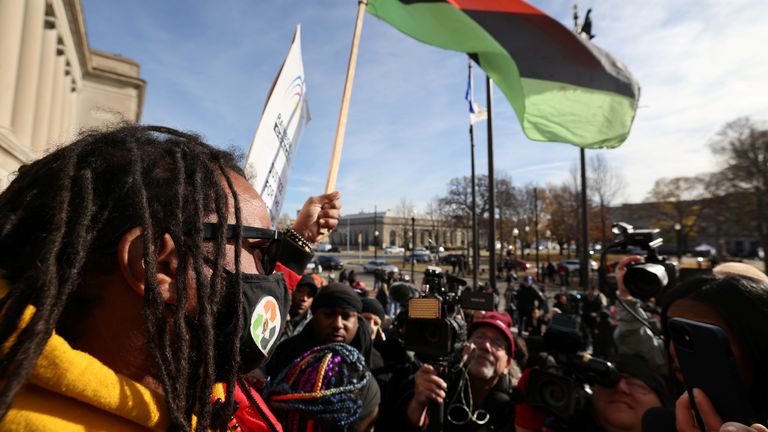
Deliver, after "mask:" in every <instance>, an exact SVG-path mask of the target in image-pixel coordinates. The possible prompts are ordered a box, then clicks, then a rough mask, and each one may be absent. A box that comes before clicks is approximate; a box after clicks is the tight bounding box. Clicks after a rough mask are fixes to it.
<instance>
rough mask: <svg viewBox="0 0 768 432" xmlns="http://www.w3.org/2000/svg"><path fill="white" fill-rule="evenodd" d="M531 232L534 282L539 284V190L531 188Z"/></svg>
mask: <svg viewBox="0 0 768 432" xmlns="http://www.w3.org/2000/svg"><path fill="white" fill-rule="evenodd" d="M533 212H534V225H533V232H534V234H535V237H536V282H538V283H541V263H540V262H539V189H538V188H533Z"/></svg>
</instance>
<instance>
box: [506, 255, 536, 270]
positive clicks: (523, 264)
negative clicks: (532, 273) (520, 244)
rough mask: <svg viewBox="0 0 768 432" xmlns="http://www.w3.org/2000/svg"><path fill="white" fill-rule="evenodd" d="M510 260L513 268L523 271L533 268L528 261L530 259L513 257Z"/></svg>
mask: <svg viewBox="0 0 768 432" xmlns="http://www.w3.org/2000/svg"><path fill="white" fill-rule="evenodd" d="M509 261H510V263H511V264H512V270H517V271H523V272H524V271H528V270H529V269H530V268H531V264H530V263H528V261H525V260H521V259H516V258H514V259H511V260H509Z"/></svg>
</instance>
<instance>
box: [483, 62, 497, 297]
mask: <svg viewBox="0 0 768 432" xmlns="http://www.w3.org/2000/svg"><path fill="white" fill-rule="evenodd" d="M485 97H486V99H487V103H488V214H489V216H490V220H489V221H488V228H489V229H488V267H489V269H488V274H489V277H490V279H489V280H490V284H491V289H492V290H493V291H494V292H496V190H495V189H496V185H495V181H494V172H493V81H491V78H490V77H489V76H488V75H486V76H485Z"/></svg>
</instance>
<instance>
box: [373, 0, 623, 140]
mask: <svg viewBox="0 0 768 432" xmlns="http://www.w3.org/2000/svg"><path fill="white" fill-rule="evenodd" d="M368 11H369V12H370V13H371V14H373V15H375V16H377V17H379V18H380V19H382V20H384V21H386V22H388V23H389V24H391V25H393V26H394V27H395V28H397V29H398V30H400V31H401V32H403V33H405V34H407V35H408V36H410V37H412V38H414V39H416V40H419V41H421V42H424V43H427V44H430V45H434V46H437V47H440V48H444V49H448V50H453V51H459V52H465V53H471V54H476V55H477V58H478V60H479V63H480V66H481V67H482V68H483V70H484V71H485V72H486V74H488V76H489V77H490V78H491V79H493V81H494V82H495V83H496V85H497V86H498V88H499V89H500V90H501V91H502V93H503V94H504V96H506V98H507V100H509V102H510V104H511V105H512V108H513V109H514V110H515V113H516V114H517V117H518V121H519V122H520V125H521V127H522V129H523V132H524V133H525V134H526V136H527V137H528V138H530V139H532V140H536V141H554V142H564V143H570V144H575V145H578V146H581V147H585V148H613V147H617V146H619V145H621V144H622V143H623V142H624V140H625V139H626V137H627V135H628V134H629V129H630V127H631V125H632V120H633V119H634V115H635V109H636V106H637V101H636V98H631V97H628V96H625V95H622V94H618V93H615V92H612V91H605V90H598V89H595V88H586V87H584V86H579V85H574V84H568V83H563V82H559V81H547V80H541V79H534V78H530V77H523V78H521V76H520V71H519V69H518V65H517V63H516V62H515V60H514V59H513V58H512V57H511V56H510V54H509V52H508V51H507V50H506V49H504V47H502V46H501V44H500V43H499V41H497V40H496V39H495V38H494V37H493V36H492V35H491V34H489V33H488V31H486V29H485V28H483V27H482V26H481V25H480V24H479V23H478V22H477V21H475V20H474V19H472V17H470V15H468V14H467V13H465V12H464V11H462V10H460V9H457V8H456V7H455V6H453V5H452V4H449V3H447V2H439V1H435V2H415V3H412V4H408V5H406V4H403V3H402V2H401V1H398V0H369V3H368ZM500 16H501V17H502V18H503V16H504V14H501V15H500ZM506 16H508V17H509V16H510V14H506ZM515 18H517V17H515ZM510 33H511V32H510ZM520 36H521V37H523V36H526V35H525V34H521V35H520ZM536 42H537V43H540V44H541V43H555V42H552V41H549V40H544V41H536ZM532 45H535V44H533V43H532ZM531 49H535V48H531ZM584 49H585V50H587V49H588V50H589V51H585V52H586V54H588V55H594V56H595V57H597V59H599V61H600V64H603V65H606V64H608V66H607V67H606V68H605V69H601V70H600V72H601V73H603V74H605V73H606V70H608V71H610V72H615V70H619V71H620V72H626V71H625V70H622V69H621V68H623V65H621V63H620V62H617V61H615V60H613V59H612V58H610V56H608V55H607V53H604V52H603V51H602V50H600V49H599V48H597V47H595V46H594V45H591V46H588V47H587V48H584ZM585 52H580V53H579V54H580V55H584V54H585ZM590 52H591V54H590ZM592 58H594V57H592ZM580 72H581V73H583V71H580ZM626 74H627V75H628V72H626ZM630 79H631V77H630ZM629 84H631V88H633V89H635V90H636V91H635V94H637V92H638V90H637V86H636V83H634V81H631V82H630V83H629ZM627 93H630V92H627Z"/></svg>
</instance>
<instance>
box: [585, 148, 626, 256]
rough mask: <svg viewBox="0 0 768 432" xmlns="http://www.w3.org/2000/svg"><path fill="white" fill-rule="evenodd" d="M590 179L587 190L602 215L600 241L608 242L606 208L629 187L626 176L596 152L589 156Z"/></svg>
mask: <svg viewBox="0 0 768 432" xmlns="http://www.w3.org/2000/svg"><path fill="white" fill-rule="evenodd" d="M588 174H589V179H588V182H587V184H588V186H587V192H588V193H589V195H590V196H591V198H592V199H593V200H594V201H595V202H596V203H597V205H598V212H599V217H600V221H599V223H600V225H599V227H600V228H599V231H598V232H599V233H600V241H601V242H602V243H606V241H607V237H608V225H609V224H610V221H608V219H607V217H606V212H605V209H606V207H608V206H611V205H613V204H615V202H616V201H617V200H618V199H620V198H621V197H622V196H623V193H624V191H625V190H626V187H627V182H626V180H625V179H624V176H622V175H621V173H619V172H618V171H616V170H615V169H613V167H611V166H610V164H609V163H608V160H607V159H606V158H605V156H604V155H603V154H602V153H594V154H592V156H591V157H590V158H589V171H588Z"/></svg>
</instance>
